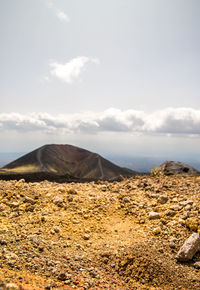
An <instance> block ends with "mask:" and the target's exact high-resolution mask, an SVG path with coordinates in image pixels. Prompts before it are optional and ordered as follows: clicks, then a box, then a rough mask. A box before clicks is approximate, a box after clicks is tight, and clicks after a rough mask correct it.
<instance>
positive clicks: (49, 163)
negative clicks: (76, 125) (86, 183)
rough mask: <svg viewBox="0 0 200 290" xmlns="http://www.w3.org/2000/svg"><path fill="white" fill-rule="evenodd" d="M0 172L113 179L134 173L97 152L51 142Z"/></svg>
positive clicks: (4, 173)
mask: <svg viewBox="0 0 200 290" xmlns="http://www.w3.org/2000/svg"><path fill="white" fill-rule="evenodd" d="M0 174H1V175H2V174H3V175H7V176H8V175H13V174H14V175H15V176H16V175H17V174H18V175H20V176H22V175H27V174H29V175H30V174H32V176H39V175H40V176H43V177H45V176H51V177H53V176H55V177H58V176H67V178H70V177H71V178H75V179H91V180H98V179H100V180H113V179H117V178H119V177H120V176H132V175H135V174H136V172H135V171H132V170H127V169H124V168H121V167H119V166H117V165H115V164H114V163H112V162H110V161H108V160H106V159H104V158H103V157H101V156H100V155H99V154H97V153H93V152H90V151H88V150H85V149H82V148H79V147H76V146H72V145H57V144H51V145H44V146H42V147H40V148H38V149H36V150H34V151H32V152H30V153H28V154H26V155H24V156H22V157H20V158H19V159H17V160H15V161H13V162H11V163H9V164H7V165H5V166H4V167H3V168H2V169H1V170H0ZM42 179H43V178H42ZM47 179H48V178H47Z"/></svg>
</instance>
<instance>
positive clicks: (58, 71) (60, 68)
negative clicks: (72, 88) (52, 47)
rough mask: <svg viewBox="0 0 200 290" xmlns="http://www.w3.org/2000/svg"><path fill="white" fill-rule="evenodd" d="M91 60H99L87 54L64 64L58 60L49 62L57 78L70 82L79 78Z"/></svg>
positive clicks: (92, 61)
mask: <svg viewBox="0 0 200 290" xmlns="http://www.w3.org/2000/svg"><path fill="white" fill-rule="evenodd" d="M89 62H90V63H94V64H98V63H99V60H98V59H96V58H89V57H86V56H78V57H76V58H73V59H71V60H70V61H69V62H66V63H64V64H62V63H58V62H56V61H54V62H50V63H49V66H50V67H51V70H50V74H51V75H52V76H54V77H56V78H57V79H59V80H61V81H63V82H65V83H68V84H70V83H73V82H74V81H75V80H77V79H78V78H79V76H80V74H81V73H82V72H83V70H84V69H85V66H86V64H87V63H89Z"/></svg>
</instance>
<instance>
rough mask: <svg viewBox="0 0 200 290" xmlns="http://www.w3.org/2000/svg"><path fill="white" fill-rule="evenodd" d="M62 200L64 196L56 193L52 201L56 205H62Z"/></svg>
mask: <svg viewBox="0 0 200 290" xmlns="http://www.w3.org/2000/svg"><path fill="white" fill-rule="evenodd" d="M63 202H64V198H63V197H62V196H58V195H57V196H55V197H54V198H53V203H54V204H56V205H58V206H62V205H63Z"/></svg>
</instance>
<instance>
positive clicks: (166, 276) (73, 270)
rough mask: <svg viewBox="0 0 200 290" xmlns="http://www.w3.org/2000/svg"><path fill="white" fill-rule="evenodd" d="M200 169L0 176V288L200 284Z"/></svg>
mask: <svg viewBox="0 0 200 290" xmlns="http://www.w3.org/2000/svg"><path fill="white" fill-rule="evenodd" d="M199 217H200V177H184V176H175V177H173V176H169V177H163V176H160V177H159V176H158V177H156V176H155V177H151V176H136V177H134V178H130V179H124V180H123V181H121V182H113V183H108V182H103V181H101V182H100V181H99V182H90V183H68V184H64V183H63V184H59V183H55V182H48V181H43V182H40V183H39V182H35V183H26V182H24V180H20V181H0V220H1V224H0V266H1V269H0V289H10V290H11V289H15V290H17V289H21V290H22V289H199V288H200V269H199V268H200V254H199V253H196V254H195V256H194V257H193V259H192V260H191V261H189V262H177V260H176V258H175V257H176V254H177V252H178V250H179V249H180V247H181V246H182V245H183V244H184V242H185V240H186V239H187V238H188V237H190V235H191V234H192V233H194V232H197V231H199V230H200V219H199Z"/></svg>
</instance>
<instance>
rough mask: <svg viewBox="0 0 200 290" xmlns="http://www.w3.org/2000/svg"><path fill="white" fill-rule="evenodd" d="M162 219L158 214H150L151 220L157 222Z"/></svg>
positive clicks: (153, 212) (152, 212)
mask: <svg viewBox="0 0 200 290" xmlns="http://www.w3.org/2000/svg"><path fill="white" fill-rule="evenodd" d="M160 218H161V215H160V214H159V213H158V212H155V211H151V212H150V213H149V220H157V219H160Z"/></svg>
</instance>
